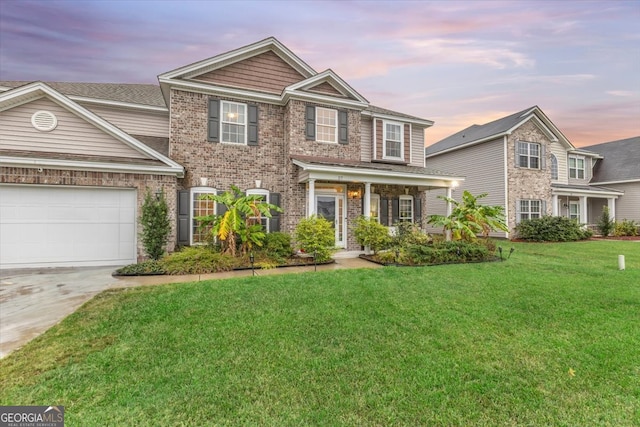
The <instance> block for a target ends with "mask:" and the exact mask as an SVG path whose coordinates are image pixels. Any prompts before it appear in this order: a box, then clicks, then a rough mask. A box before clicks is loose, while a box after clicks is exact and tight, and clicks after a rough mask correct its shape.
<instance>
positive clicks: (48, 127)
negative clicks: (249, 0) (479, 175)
mask: <svg viewBox="0 0 640 427" xmlns="http://www.w3.org/2000/svg"><path fill="white" fill-rule="evenodd" d="M158 80H159V83H160V86H159V87H158V86H153V85H125V84H122V85H117V84H115V85H107V84H82V83H71V84H63V83H50V84H45V83H41V82H34V83H27V82H0V91H1V92H0V136H1V138H0V163H1V165H0V208H1V209H2V212H3V215H1V216H0V227H1V230H0V232H1V234H2V238H1V244H2V248H0V257H2V258H0V267H3V268H7V267H19V266H36V265H45V266H57V265H118V264H124V263H128V262H134V261H135V260H136V259H137V258H139V257H140V256H142V248H141V245H140V242H139V240H138V239H137V232H138V230H137V228H136V223H137V217H138V215H139V212H140V208H141V205H142V202H143V199H144V194H145V192H146V190H147V189H150V190H151V191H152V192H153V193H158V192H160V191H162V192H164V194H165V196H166V197H167V199H168V200H169V204H170V206H171V207H172V208H175V211H176V216H175V218H174V223H173V230H174V232H173V233H172V236H171V241H170V244H169V245H168V246H169V249H170V250H171V249H173V248H174V247H175V246H177V245H193V244H199V243H202V242H204V241H205V240H206V235H205V233H206V231H203V230H202V229H201V228H200V227H199V226H198V225H199V224H198V222H197V220H196V219H195V218H196V217H198V216H200V215H204V214H208V213H215V212H220V207H218V206H216V205H215V203H214V202H213V201H210V200H207V199H205V198H202V197H201V196H202V195H203V194H215V193H219V192H221V191H225V190H228V189H229V188H230V187H231V186H232V185H236V186H238V187H240V188H241V189H242V190H243V191H246V192H247V193H249V194H259V195H263V196H264V198H265V200H268V201H269V202H270V203H273V204H276V205H278V206H280V207H281V208H282V209H283V212H282V213H281V214H277V213H276V214H275V215H274V217H273V218H272V219H271V220H269V221H266V220H265V221H264V222H263V224H264V225H265V227H266V228H267V230H268V231H278V230H280V231H286V232H292V231H293V230H294V228H295V226H296V224H297V223H298V221H299V220H300V219H301V218H304V217H308V216H310V215H314V214H317V215H320V216H323V217H325V218H327V219H329V220H330V221H332V223H333V224H334V228H335V237H336V245H337V246H338V247H341V248H345V249H346V250H359V249H360V247H359V245H358V244H357V243H356V241H355V238H354V236H353V232H352V230H351V224H352V221H353V220H354V219H355V218H356V217H357V216H358V215H360V214H365V215H367V216H371V217H375V218H377V219H378V220H379V221H380V222H382V223H384V224H386V225H391V224H393V223H395V222H398V221H412V222H421V221H423V220H424V219H425V217H426V216H427V214H428V213H427V211H426V202H425V195H426V192H427V191H428V190H430V189H433V188H451V187H452V186H453V185H454V183H456V182H459V181H461V180H462V179H463V178H461V177H459V176H455V175H448V174H446V173H443V172H435V171H432V170H430V169H427V168H425V159H424V131H425V129H427V128H428V127H429V126H431V125H432V124H433V122H431V121H429V120H426V119H421V118H418V117H414V116H410V115H407V114H402V113H398V112H394V111H390V110H386V109H383V108H379V107H376V106H373V105H371V104H370V103H369V102H368V101H367V100H366V99H365V98H364V97H363V96H362V95H361V94H359V93H358V92H357V91H356V90H355V89H353V88H352V87H351V86H349V85H348V84H347V83H346V82H345V81H344V80H343V79H342V78H341V77H340V76H338V75H337V74H336V73H335V72H333V71H332V70H326V71H323V72H317V71H315V70H314V69H313V68H311V67H310V66H309V65H308V64H306V63H305V62H304V61H302V60H301V59H300V58H299V57H297V56H296V55H295V54H293V53H292V52H291V51H290V50H289V49H288V48H286V47H285V46H284V45H282V44H281V43H280V42H279V41H278V40H276V39H274V38H268V39H265V40H262V41H260V42H257V43H254V44H251V45H248V46H245V47H242V48H239V49H236V50H233V51H231V52H227V53H223V54H220V55H217V56H214V57H212V58H209V59H205V60H203V61H200V62H197V63H194V64H190V65H187V66H184V67H181V68H178V69H176V70H173V71H170V72H167V73H163V74H161V75H160V76H158ZM25 83H26V84H25ZM441 203H442V202H441ZM443 204H444V203H443ZM105 224H108V226H107V225H105ZM74 248H75V249H74Z"/></svg>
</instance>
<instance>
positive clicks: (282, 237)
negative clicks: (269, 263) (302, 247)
mask: <svg viewBox="0 0 640 427" xmlns="http://www.w3.org/2000/svg"><path fill="white" fill-rule="evenodd" d="M260 252H264V253H265V254H267V255H268V256H269V257H271V258H273V259H274V260H276V261H279V262H282V261H284V260H286V259H287V258H289V257H290V256H291V255H292V254H293V248H292V247H291V235H289V234H287V233H281V232H279V231H278V232H273V233H268V234H267V235H266V236H265V239H264V243H263V245H262V248H261V249H260Z"/></svg>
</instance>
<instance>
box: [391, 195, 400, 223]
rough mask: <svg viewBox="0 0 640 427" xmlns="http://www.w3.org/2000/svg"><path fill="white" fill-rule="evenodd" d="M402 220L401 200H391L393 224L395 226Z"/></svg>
mask: <svg viewBox="0 0 640 427" xmlns="http://www.w3.org/2000/svg"><path fill="white" fill-rule="evenodd" d="M399 219H400V199H399V198H397V197H395V198H393V199H392V200H391V224H395V223H396V222H398V220H399Z"/></svg>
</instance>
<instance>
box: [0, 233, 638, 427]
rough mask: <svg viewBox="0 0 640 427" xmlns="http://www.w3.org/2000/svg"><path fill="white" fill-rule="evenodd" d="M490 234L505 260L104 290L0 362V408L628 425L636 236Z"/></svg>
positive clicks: (143, 420) (305, 421) (243, 418)
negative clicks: (620, 264)
mask: <svg viewBox="0 0 640 427" xmlns="http://www.w3.org/2000/svg"><path fill="white" fill-rule="evenodd" d="M501 244H502V245H503V246H505V248H507V251H506V252H507V253H508V248H509V247H511V246H514V247H515V248H516V251H515V252H514V254H513V255H512V257H511V259H510V260H509V261H506V262H503V263H499V262H498V263H485V264H467V265H450V266H438V267H426V268H394V267H387V268H383V269H377V270H349V271H346V270H341V271H335V272H318V273H313V272H311V273H305V274H300V275H283V276H269V277H248V278H242V279H237V280H224V281H208V282H199V283H188V284H179V285H167V286H158V287H146V288H135V289H127V290H121V291H109V292H105V293H103V294H100V295H99V296H98V297H96V298H94V299H93V300H92V301H90V302H89V303H87V304H86V305H84V306H83V307H82V308H81V309H80V310H79V311H78V312H76V313H75V314H74V315H72V316H70V317H69V318H67V319H66V320H65V321H64V322H62V323H61V324H60V325H58V326H56V327H55V328H53V329H51V330H50V331H49V332H48V333H46V334H45V335H43V336H42V337H40V338H38V339H37V340H35V341H33V342H32V343H30V344H29V345H27V346H26V347H24V348H23V349H21V350H20V351H18V352H16V353H14V354H12V355H10V356H9V357H7V358H6V359H4V360H2V361H0V405H32V404H33V405H35V404H37V405H49V404H54V405H64V406H65V415H66V420H67V425H69V426H75V425H89V426H91V425H153V426H156V425H198V426H200V425H272V426H284V425H322V426H325V425H331V426H333V425H345V426H354V425H363V426H375V425H385V426H386V425H407V426H416V425H427V426H437V425H447V426H450V425H459V426H470V425H474V426H485V425H486V426H501V425H508V426H513V425H535V426H541V425H560V426H595V425H598V426H606V425H609V426H631V425H636V426H637V425H640V242H610V241H598V242H581V243H565V244H513V245H512V244H510V243H508V242H504V243H501ZM618 254H625V255H626V264H627V270H626V271H618V270H617V256H618Z"/></svg>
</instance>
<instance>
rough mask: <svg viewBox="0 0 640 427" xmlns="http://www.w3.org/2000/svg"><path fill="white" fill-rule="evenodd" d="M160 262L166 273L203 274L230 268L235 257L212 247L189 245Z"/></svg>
mask: <svg viewBox="0 0 640 427" xmlns="http://www.w3.org/2000/svg"><path fill="white" fill-rule="evenodd" d="M160 263H161V265H162V267H163V268H164V270H165V271H166V273H167V274H205V273H216V272H219V271H229V270H232V269H233V267H235V263H236V259H235V258H234V257H233V256H231V255H228V254H223V253H220V252H218V251H216V250H215V249H214V248H209V247H205V246H191V247H185V248H182V250H180V251H179V252H174V253H172V254H169V255H167V256H165V257H164V258H162V259H161V260H160Z"/></svg>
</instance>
